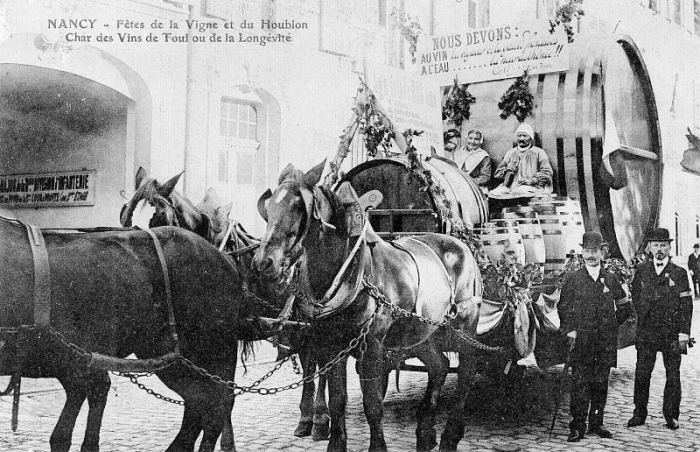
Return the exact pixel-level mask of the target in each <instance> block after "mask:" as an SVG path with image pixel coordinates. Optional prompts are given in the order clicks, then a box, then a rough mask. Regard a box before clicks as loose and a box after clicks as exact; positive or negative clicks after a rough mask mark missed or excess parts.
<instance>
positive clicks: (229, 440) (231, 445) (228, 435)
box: [221, 416, 236, 452]
mask: <svg viewBox="0 0 700 452" xmlns="http://www.w3.org/2000/svg"><path fill="white" fill-rule="evenodd" d="M221 452H236V443H235V441H234V437H233V424H232V423H231V416H227V417H226V419H224V430H223V431H222V432H221Z"/></svg>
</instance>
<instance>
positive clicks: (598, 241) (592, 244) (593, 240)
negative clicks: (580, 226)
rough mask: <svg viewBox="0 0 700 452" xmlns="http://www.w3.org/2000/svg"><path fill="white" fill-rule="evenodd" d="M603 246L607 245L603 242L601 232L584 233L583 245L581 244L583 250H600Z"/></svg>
mask: <svg viewBox="0 0 700 452" xmlns="http://www.w3.org/2000/svg"><path fill="white" fill-rule="evenodd" d="M603 245H605V242H604V241H603V236H602V235H600V232H597V231H591V232H584V233H583V243H581V247H582V248H587V249H591V248H600V247H601V246H603Z"/></svg>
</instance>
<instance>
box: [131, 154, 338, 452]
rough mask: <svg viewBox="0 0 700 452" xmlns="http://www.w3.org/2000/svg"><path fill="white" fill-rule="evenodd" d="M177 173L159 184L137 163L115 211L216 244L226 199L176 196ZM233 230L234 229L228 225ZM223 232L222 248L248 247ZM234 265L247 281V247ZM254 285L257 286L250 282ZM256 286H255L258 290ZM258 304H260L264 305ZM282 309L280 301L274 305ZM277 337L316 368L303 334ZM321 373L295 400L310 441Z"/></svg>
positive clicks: (323, 418) (321, 431)
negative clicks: (129, 190) (131, 186)
mask: <svg viewBox="0 0 700 452" xmlns="http://www.w3.org/2000/svg"><path fill="white" fill-rule="evenodd" d="M181 175H182V173H180V174H178V175H175V176H173V177H172V178H170V179H169V180H168V181H167V182H165V183H164V184H160V183H159V182H158V181H157V180H156V179H153V178H148V177H147V173H146V171H145V170H144V169H143V168H142V167H140V168H139V169H138V171H137V172H136V178H135V192H134V195H133V196H132V198H131V199H129V200H128V201H127V202H126V203H125V204H124V206H123V207H122V210H121V212H120V222H121V224H122V226H124V227H130V226H132V225H136V224H138V225H140V226H141V227H157V226H180V227H183V228H185V229H188V230H190V231H192V232H195V233H197V234H199V235H200V236H202V237H203V238H205V239H206V240H208V241H210V242H211V243H212V244H213V245H215V246H217V247H220V246H221V243H222V242H223V240H226V236H225V232H226V229H227V224H228V222H229V216H230V215H229V214H230V210H231V204H230V203H229V204H227V205H225V206H222V205H221V202H220V201H219V198H218V196H217V195H216V193H215V191H214V190H213V189H211V188H210V189H209V190H207V192H206V194H205V197H204V199H203V200H202V202H201V203H200V204H198V205H197V206H195V205H194V203H192V202H191V201H190V200H188V199H187V198H186V197H184V196H182V195H181V194H180V193H179V192H178V191H177V190H175V187H176V185H177V183H178V181H179V178H180V176H181ZM234 230H236V229H234ZM238 232H239V233H238V234H232V235H230V236H229V238H228V241H229V244H227V247H226V249H228V250H229V251H230V250H240V249H245V248H247V247H249V245H250V238H249V237H246V234H245V233H243V234H241V231H240V229H238ZM236 259H237V264H238V267H239V270H240V271H241V272H242V273H243V274H245V275H247V276H248V278H247V280H248V282H250V283H251V284H252V285H255V281H254V280H252V275H248V269H249V268H250V267H251V261H252V253H244V254H240V255H239V256H238V257H237V258H236ZM256 287H257V286H256ZM260 291H261V288H260V287H258V292H260ZM267 295H268V296H266V298H268V299H270V298H275V297H277V298H280V297H279V296H278V295H279V294H270V293H269V291H268V292H267ZM264 308H265V307H264V306H261V309H264ZM279 309H280V310H281V309H282V306H281V305H280V306H279ZM278 313H279V311H276V312H272V311H270V310H269V308H268V309H267V311H262V312H261V313H260V314H261V315H263V314H264V315H270V316H277V315H278ZM280 336H281V340H280V345H281V346H282V347H278V348H279V349H280V350H282V349H283V348H284V347H285V346H286V345H289V346H290V349H291V351H290V352H287V353H297V352H298V354H299V357H300V362H301V367H302V371H303V375H304V377H309V376H310V375H312V374H313V373H314V371H315V370H316V368H317V359H316V356H315V354H314V353H312V350H311V349H310V348H309V346H308V340H309V339H308V338H307V337H306V336H303V335H302V336H299V335H297V334H294V333H291V332H285V331H283V332H281V333H280ZM284 356H285V352H284V351H281V352H280V356H279V357H280V358H281V357H284ZM325 388H326V377H325V375H320V376H319V379H318V388H316V386H315V384H314V381H313V379H308V380H305V383H304V385H303V387H302V395H301V401H300V403H299V411H300V417H299V422H298V424H297V427H296V428H295V430H294V436H297V437H306V436H311V437H312V439H313V440H314V441H322V440H327V439H328V436H329V415H328V412H329V411H328V404H327V403H326V397H325V392H326V390H325ZM233 447H234V445H233V430H232V426H231V425H230V423H227V425H226V427H225V428H224V436H223V437H222V440H221V448H222V450H224V451H230V450H232V448H233Z"/></svg>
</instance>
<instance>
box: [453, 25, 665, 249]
mask: <svg viewBox="0 0 700 452" xmlns="http://www.w3.org/2000/svg"><path fill="white" fill-rule="evenodd" d="M569 54H570V58H569V70H568V71H562V72H555V73H548V74H539V75H534V76H531V77H530V80H529V86H530V91H531V93H532V94H533V96H534V101H533V105H534V106H535V107H534V110H533V112H532V115H531V116H529V117H528V118H527V119H526V121H525V122H527V123H529V124H531V125H532V126H533V127H534V130H535V145H537V146H539V147H541V148H542V149H544V150H545V151H546V153H547V155H548V156H549V159H550V163H551V165H552V169H553V171H554V176H553V185H554V192H555V194H557V195H559V196H566V197H569V198H573V199H577V200H579V202H580V205H581V212H582V214H583V220H584V223H585V229H586V230H589V231H600V232H601V233H602V234H603V237H604V238H605V240H606V241H607V242H608V243H609V244H610V252H611V253H612V254H613V255H614V256H618V257H619V256H622V257H625V258H630V257H631V256H633V255H634V254H635V253H636V252H638V251H640V250H641V249H642V248H643V245H644V236H645V234H646V232H647V231H648V230H649V229H650V228H653V227H655V225H656V221H657V216H658V208H659V199H660V186H661V165H660V161H661V160H660V157H661V142H660V138H659V137H660V129H659V121H658V116H657V110H656V102H655V99H654V93H653V91H652V86H651V83H650V80H649V74H648V71H647V69H646V66H645V64H644V61H643V59H642V56H641V53H640V51H639V49H638V48H637V47H636V45H635V44H634V42H633V41H632V40H631V39H630V38H629V37H626V36H618V35H605V36H603V35H600V36H597V35H595V36H594V35H592V36H587V35H578V36H577V37H576V40H575V41H574V42H573V43H572V44H570V45H569ZM512 83H513V79H508V80H497V81H488V82H479V83H470V84H469V92H470V93H471V94H472V95H474V97H475V98H476V99H477V102H474V103H472V104H471V105H470V107H471V110H470V111H471V117H470V119H469V120H467V121H464V122H463V123H462V131H463V132H466V131H467V130H469V129H472V128H478V129H480V130H482V131H483V133H484V144H483V148H484V149H486V150H487V151H488V152H489V153H490V155H491V157H492V158H493V159H494V161H495V162H496V163H498V162H500V161H501V160H502V158H503V156H504V155H505V153H506V152H507V151H508V150H509V149H510V148H512V147H513V142H514V140H515V130H516V129H517V127H518V125H519V123H518V121H517V120H516V119H515V118H514V117H512V116H511V117H509V118H507V119H506V120H503V119H501V118H500V117H499V114H500V110H499V109H498V105H497V104H498V101H499V99H500V97H501V96H502V95H503V93H504V92H506V90H507V89H508V87H509V86H510V85H511V84H512ZM606 118H607V119H606ZM613 123H614V127H613ZM613 129H615V130H616V131H617V136H618V138H619V142H620V143H621V144H622V145H623V149H622V150H618V151H616V152H613V153H612V154H611V155H610V156H609V157H608V159H609V165H608V166H609V167H610V169H611V170H612V174H611V173H610V171H609V170H608V169H606V165H605V164H604V163H605V162H604V161H603V140H604V137H605V134H606V131H607V132H611V133H612V131H613ZM625 146H626V147H625ZM628 148H629V149H628ZM631 148H634V149H638V150H639V149H641V150H643V151H645V152H638V151H634V149H632V150H630V149H631Z"/></svg>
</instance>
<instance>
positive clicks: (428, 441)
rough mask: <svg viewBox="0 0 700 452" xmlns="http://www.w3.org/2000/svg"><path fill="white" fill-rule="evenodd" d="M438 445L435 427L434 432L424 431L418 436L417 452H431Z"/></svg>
mask: <svg viewBox="0 0 700 452" xmlns="http://www.w3.org/2000/svg"><path fill="white" fill-rule="evenodd" d="M435 446H437V439H436V434H435V429H433V431H432V432H423V433H422V434H419V435H418V438H416V451H417V452H429V451H431V450H433V448H434V447H435Z"/></svg>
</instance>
